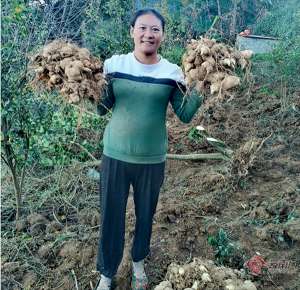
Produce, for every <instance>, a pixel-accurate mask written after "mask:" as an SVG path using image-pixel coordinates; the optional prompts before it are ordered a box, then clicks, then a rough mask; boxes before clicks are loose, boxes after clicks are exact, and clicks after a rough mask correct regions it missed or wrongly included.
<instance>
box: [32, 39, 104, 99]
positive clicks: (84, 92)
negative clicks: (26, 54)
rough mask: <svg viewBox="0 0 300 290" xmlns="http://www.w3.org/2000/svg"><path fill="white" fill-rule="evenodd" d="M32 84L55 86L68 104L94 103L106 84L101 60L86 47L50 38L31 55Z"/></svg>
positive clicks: (47, 86)
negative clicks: (86, 101)
mask: <svg viewBox="0 0 300 290" xmlns="http://www.w3.org/2000/svg"><path fill="white" fill-rule="evenodd" d="M29 67H30V69H31V70H32V71H33V73H34V80H33V82H32V84H33V86H34V87H41V86H42V87H45V88H47V89H50V90H52V89H57V90H58V91H59V92H60V93H61V95H62V96H64V97H65V98H66V99H67V101H68V102H69V103H78V102H80V101H81V100H82V99H85V98H86V99H90V100H92V101H96V102H98V101H99V100H100V97H101V94H102V91H103V89H104V87H105V85H106V81H105V78H104V75H103V63H102V62H101V60H100V59H98V58H96V57H93V56H92V55H91V53H90V52H89V50H88V49H86V48H80V47H78V46H77V45H75V44H73V43H69V42H66V41H63V40H54V41H53V42H51V43H48V44H47V45H45V46H44V47H43V48H42V49H41V50H40V51H39V52H38V53H37V54H35V55H34V56H32V57H31V62H30V66H29Z"/></svg>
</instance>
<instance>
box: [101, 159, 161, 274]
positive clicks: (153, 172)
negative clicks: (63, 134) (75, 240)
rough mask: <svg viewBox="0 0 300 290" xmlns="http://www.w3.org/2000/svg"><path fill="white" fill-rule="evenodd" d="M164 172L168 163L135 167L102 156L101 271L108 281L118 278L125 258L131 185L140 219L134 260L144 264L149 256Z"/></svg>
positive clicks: (133, 255)
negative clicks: (116, 275)
mask: <svg viewBox="0 0 300 290" xmlns="http://www.w3.org/2000/svg"><path fill="white" fill-rule="evenodd" d="M164 169H165V162H162V163H157V164H135V163H128V162H124V161H120V160H116V159H113V158H110V157H107V156H105V155H103V156H102V162H101V177H100V203H101V229H100V241H99V250H98V257H97V270H98V271H100V273H101V274H103V275H105V276H106V277H110V278H112V277H113V276H114V275H115V274H116V272H117V270H118V267H119V265H120V262H121V260H122V257H123V250H124V239H125V238H124V236H125V216H126V205H127V199H128V194H129V187H130V184H131V185H132V187H133V191H134V205H135V215H136V224H135V234H134V240H133V245H132V249H131V256H132V260H133V261H134V262H137V261H140V260H142V259H144V258H145V257H146V256H147V255H148V254H149V251H150V239H151V233H152V221H153V215H154V213H155V210H156V205H157V201H158V197H159V191H160V187H161V186H162V184H163V180H164Z"/></svg>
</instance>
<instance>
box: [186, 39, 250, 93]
mask: <svg viewBox="0 0 300 290" xmlns="http://www.w3.org/2000/svg"><path fill="white" fill-rule="evenodd" d="M251 55H252V51H250V50H244V51H238V50H236V49H235V48H233V47H230V46H228V45H225V44H223V43H218V42H216V40H214V39H208V38H201V39H199V40H194V39H192V40H191V42H190V43H189V44H188V45H187V50H186V53H185V54H184V56H183V59H182V64H183V69H184V73H185V79H186V83H187V86H188V87H189V88H195V89H196V90H197V92H198V93H200V94H202V95H205V96H212V97H216V96H218V97H224V96H227V95H230V94H231V90H232V89H234V88H236V87H237V86H239V84H240V82H241V80H240V78H239V77H238V76H236V73H235V70H236V69H237V68H238V67H240V68H241V69H242V70H245V69H246V68H248V67H249V64H250V61H249V59H250V57H251Z"/></svg>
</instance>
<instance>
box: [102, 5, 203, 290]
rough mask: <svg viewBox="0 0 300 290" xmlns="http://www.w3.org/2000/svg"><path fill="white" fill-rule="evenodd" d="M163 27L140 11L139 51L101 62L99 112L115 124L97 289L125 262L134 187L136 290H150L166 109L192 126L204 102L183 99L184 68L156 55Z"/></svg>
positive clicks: (109, 131)
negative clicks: (104, 82) (148, 263)
mask: <svg viewBox="0 0 300 290" xmlns="http://www.w3.org/2000/svg"><path fill="white" fill-rule="evenodd" d="M164 28H165V21H164V18H163V17H162V16H161V15H160V14H159V13H158V12H157V11H156V10H153V9H144V10H139V11H138V12H136V14H135V15H134V17H133V20H132V23H131V29H130V34H131V37H132V38H133V41H134V51H133V52H132V53H128V54H126V55H114V56H112V57H111V58H110V59H107V60H106V61H105V62H104V72H105V74H106V76H107V78H108V80H109V84H108V90H107V94H106V96H105V97H104V99H103V100H102V102H101V103H100V105H99V106H98V112H99V114H100V115H104V114H105V113H107V111H108V110H109V109H111V108H112V118H111V120H110V122H109V123H108V125H107V127H106V129H105V132H104V151H103V156H102V165H101V181H100V185H101V188H100V192H101V214H102V226H101V238H100V242H99V252H98V259H97V270H98V271H100V272H101V279H100V281H99V282H98V285H97V287H96V289H97V290H100V289H101V290H104V289H110V285H111V279H112V278H113V276H114V275H115V274H116V272H117V269H118V266H119V264H120V262H121V259H122V256H123V249H124V231H125V211H126V203H127V198H128V192H129V186H130V184H131V185H132V187H133V190H134V203H135V214H136V225H135V236H134V240H133V246H132V250H131V256H132V261H133V275H132V289H147V287H148V280H147V276H146V274H145V270H144V259H145V257H146V256H147V255H148V254H149V250H150V249H149V245H150V239H151V232H152V219H153V215H154V213H155V210H156V205H157V201H158V196H159V190H160V187H161V185H162V183H163V179H164V168H165V160H166V153H167V132H166V110H167V105H168V103H169V102H170V103H171V105H172V107H173V109H174V111H175V113H176V115H177V116H178V117H179V119H180V120H181V121H183V122H185V123H188V122H190V121H191V119H192V117H193V116H194V114H195V113H196V111H197V110H198V108H199V106H200V103H201V97H199V96H198V95H196V94H195V95H193V94H191V95H190V96H189V97H188V98H184V91H185V87H184V80H183V73H182V71H181V69H180V68H179V67H178V66H177V65H175V64H172V63H170V62H168V61H167V60H166V59H164V58H163V57H161V56H160V55H159V54H158V48H159V47H160V44H161V42H162V41H163V39H164Z"/></svg>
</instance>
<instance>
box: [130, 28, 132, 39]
mask: <svg viewBox="0 0 300 290" xmlns="http://www.w3.org/2000/svg"><path fill="white" fill-rule="evenodd" d="M130 37H131V38H133V27H132V26H130Z"/></svg>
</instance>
